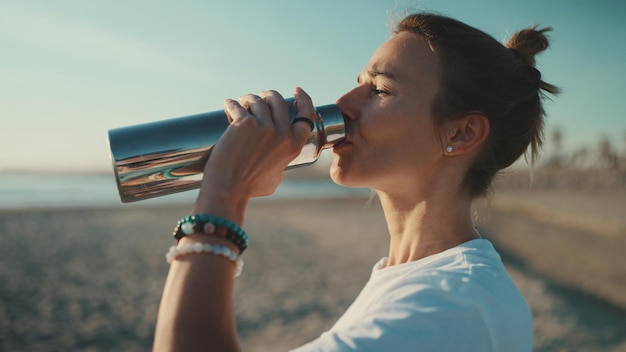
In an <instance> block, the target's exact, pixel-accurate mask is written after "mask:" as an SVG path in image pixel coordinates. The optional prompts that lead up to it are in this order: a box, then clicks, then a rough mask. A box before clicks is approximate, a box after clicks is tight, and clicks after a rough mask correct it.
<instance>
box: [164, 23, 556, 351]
mask: <svg viewBox="0 0 626 352" xmlns="http://www.w3.org/2000/svg"><path fill="white" fill-rule="evenodd" d="M546 30H547V29H543V30H537V29H536V28H529V29H526V30H523V31H520V32H518V33H516V34H514V35H513V37H512V38H511V40H510V41H509V42H508V43H507V45H506V47H505V46H502V45H501V44H499V43H498V42H496V41H495V40H494V39H493V38H491V37H489V36H488V35H486V34H484V33H482V32H480V31H478V30H476V29H474V28H471V27H469V26H466V25H465V24H463V23H460V22H458V21H456V20H453V19H449V18H446V17H442V16H438V15H432V14H415V15H410V16H408V17H406V18H404V19H403V20H402V21H401V22H400V23H399V25H398V27H397V30H396V32H395V34H394V35H393V37H392V38H391V39H389V40H388V41H387V42H386V43H384V44H383V45H382V46H381V47H380V48H379V49H378V50H377V51H376V52H375V53H374V55H373V57H372V59H371V61H370V62H369V64H368V65H367V66H366V67H365V69H364V70H363V71H362V72H361V73H360V74H359V76H358V84H357V86H356V87H355V88H354V89H353V90H351V91H349V92H348V93H346V94H345V95H344V96H342V97H341V98H339V100H338V101H337V105H338V106H339V108H340V109H341V111H342V113H343V114H344V117H345V120H346V138H345V140H344V141H343V142H341V143H338V144H337V145H335V146H334V148H333V154H334V160H333V164H332V167H331V176H332V179H333V180H334V181H335V182H336V183H338V184H341V185H345V186H349V187H368V188H371V189H373V190H375V191H376V193H377V194H378V196H379V197H380V200H381V203H382V206H383V210H384V214H385V218H386V221H387V225H388V230H389V235H390V247H389V248H390V249H389V256H388V257H387V258H384V259H382V260H381V261H380V262H378V263H377V264H376V265H375V267H374V269H373V272H372V276H371V278H370V280H369V282H368V283H367V284H366V286H365V287H364V289H363V291H362V292H361V294H360V295H359V296H358V297H357V299H356V300H355V302H354V303H353V304H352V305H351V307H350V308H349V309H348V311H347V312H346V313H345V314H344V316H342V317H341V318H340V319H339V320H338V321H337V323H336V324H335V325H334V326H333V327H332V328H331V330H329V331H327V332H325V333H323V334H322V335H321V336H320V337H319V338H318V339H316V340H315V341H312V342H311V343H309V344H307V345H305V346H302V347H300V348H298V349H296V350H297V351H361V350H363V351H379V350H384V349H387V350H393V351H404V350H407V351H409V350H410V351H414V350H424V351H465V350H466V351H529V350H531V348H532V317H531V314H530V310H529V308H528V305H527V304H526V302H525V301H524V299H523V297H522V296H521V294H520V293H519V291H518V289H517V288H516V286H515V285H514V283H513V282H512V281H511V279H510V278H509V276H508V275H507V273H506V271H505V270H504V267H503V265H502V263H501V260H500V257H499V256H498V254H497V253H496V252H495V250H494V249H493V247H492V246H491V244H490V243H489V242H488V241H486V240H484V239H481V236H480V234H479V233H478V232H477V230H476V228H475V226H474V224H473V222H472V216H471V203H472V200H474V199H476V198H477V197H479V196H481V195H484V194H485V193H486V191H487V189H488V187H489V184H490V183H491V180H492V179H493V177H494V175H495V174H496V173H497V172H498V170H500V169H503V168H505V167H507V166H509V165H511V164H512V163H513V162H514V161H515V160H517V159H518V158H519V157H520V156H521V155H522V154H524V153H525V152H526V150H527V148H529V149H530V150H529V154H530V156H531V159H533V160H534V158H535V156H536V153H537V150H538V148H539V146H540V145H541V135H542V125H543V115H544V111H543V109H542V105H541V98H542V96H543V94H544V93H543V92H549V93H557V89H556V88H555V87H554V86H552V85H549V84H547V83H545V82H543V81H542V80H541V75H540V74H539V71H537V70H536V69H535V68H534V63H535V61H534V55H535V54H536V53H538V52H540V51H542V50H544V49H545V48H546V47H547V39H546V37H545V36H544V32H545V31H546ZM294 96H295V98H296V101H297V103H296V108H297V111H298V116H299V117H304V118H307V119H310V120H314V119H315V114H314V110H313V104H312V102H311V99H310V98H309V97H308V95H307V94H306V93H305V92H304V91H303V90H301V89H299V88H297V89H296V90H295V93H294ZM225 107H226V111H227V113H228V115H229V116H230V118H231V120H232V121H231V126H230V128H229V129H228V131H227V132H226V133H225V134H224V136H223V137H222V138H221V139H220V141H219V142H218V144H217V145H216V147H215V149H214V150H213V152H212V155H211V158H210V159H209V160H208V162H207V164H206V167H205V170H204V173H205V177H204V179H203V183H202V186H201V189H200V193H199V197H198V199H197V201H196V204H195V207H194V209H193V213H194V214H210V215H211V216H214V217H211V218H209V217H206V216H204V217H202V216H200V217H199V218H194V219H191V218H188V219H184V220H183V221H181V225H180V226H179V229H177V233H178V235H179V237H181V239H180V243H179V247H178V248H179V249H176V250H173V252H172V253H170V259H172V266H171V269H170V272H169V274H168V278H167V283H166V286H165V290H164V293H163V298H162V302H161V307H160V309H159V316H158V322H157V328H156V336H155V346H154V348H155V350H175V351H183V350H194V349H199V350H202V349H203V348H204V349H211V350H216V351H230V350H238V348H239V345H238V342H237V333H236V324H235V317H234V312H233V302H232V296H233V280H234V279H233V276H234V274H235V270H236V265H234V264H233V263H232V262H234V261H235V258H236V257H237V254H238V253H240V252H241V251H243V250H244V249H245V247H246V242H245V234H244V233H243V232H242V231H241V230H240V228H239V226H240V225H241V224H242V221H243V218H244V211H245V209H246V206H247V204H248V201H249V200H250V198H251V197H254V196H261V195H268V194H271V193H272V192H273V191H274V190H275V189H276V187H277V186H278V184H279V182H280V180H281V179H282V171H283V169H284V168H285V167H286V165H287V164H288V163H289V162H290V160H292V159H293V158H294V157H295V156H296V155H297V154H298V153H299V149H300V148H301V147H302V145H303V143H304V141H305V139H306V138H307V136H308V134H309V131H310V129H309V128H310V127H309V123H308V122H307V121H306V119H304V120H303V119H298V122H297V123H294V124H293V125H290V124H289V117H288V107H287V105H286V103H285V102H284V100H283V99H282V97H281V96H280V95H279V94H278V93H276V92H273V91H266V92H262V93H260V95H259V96H255V95H247V96H244V97H241V98H240V99H239V101H238V102H236V101H233V100H227V101H226V103H225ZM234 161H236V162H234ZM226 220H228V221H226ZM183 227H186V229H185V230H184V231H183V230H182V228H183ZM193 243H200V244H198V245H196V246H197V252H198V253H191V252H193V251H194V250H193V249H192V248H193V247H186V246H187V245H188V244H193ZM206 243H209V244H217V250H215V246H212V247H211V246H207V247H203V246H202V244H206ZM223 247H225V248H226V249H224V248H223ZM211 251H214V252H216V253H218V255H212V254H211V253H209V254H207V253H205V252H211ZM224 257H226V258H224ZM203 346H204V347H203Z"/></svg>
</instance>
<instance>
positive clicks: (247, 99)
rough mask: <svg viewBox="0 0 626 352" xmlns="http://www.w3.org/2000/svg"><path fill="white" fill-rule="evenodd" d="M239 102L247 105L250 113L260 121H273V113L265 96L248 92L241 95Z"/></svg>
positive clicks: (264, 122) (263, 122)
mask: <svg viewBox="0 0 626 352" xmlns="http://www.w3.org/2000/svg"><path fill="white" fill-rule="evenodd" d="M239 103H240V104H241V105H242V106H244V107H246V108H247V109H248V111H249V112H250V114H251V115H252V116H254V117H255V118H256V119H257V120H258V121H259V122H260V123H262V124H268V123H272V113H271V111H270V108H269V105H268V104H267V102H266V101H265V100H263V98H261V97H260V96H258V95H254V94H247V95H244V96H241V97H239Z"/></svg>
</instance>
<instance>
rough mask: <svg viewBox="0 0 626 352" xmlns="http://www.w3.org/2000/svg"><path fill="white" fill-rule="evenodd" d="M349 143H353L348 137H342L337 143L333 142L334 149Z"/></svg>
mask: <svg viewBox="0 0 626 352" xmlns="http://www.w3.org/2000/svg"><path fill="white" fill-rule="evenodd" d="M349 144H352V143H350V141H348V140H347V139H346V138H342V139H340V140H338V141H337V142H336V143H335V144H333V151H336V150H339V149H341V148H344V147H346V146H347V145H349Z"/></svg>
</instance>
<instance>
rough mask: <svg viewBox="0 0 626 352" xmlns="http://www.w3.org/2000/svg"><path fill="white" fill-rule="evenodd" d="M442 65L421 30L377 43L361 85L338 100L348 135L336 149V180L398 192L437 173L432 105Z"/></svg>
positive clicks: (438, 149) (438, 155)
mask: <svg viewBox="0 0 626 352" xmlns="http://www.w3.org/2000/svg"><path fill="white" fill-rule="evenodd" d="M438 70H439V64H438V60H437V57H436V56H435V54H434V53H433V51H432V50H431V48H430V47H429V45H428V43H427V42H426V41H425V40H424V39H423V38H422V37H421V36H419V35H416V34H413V33H409V32H401V33H398V34H396V35H395V36H394V37H392V38H391V39H390V40H388V41H387V42H385V43H384V44H383V45H382V46H381V47H380V48H378V50H377V51H376V52H375V53H374V55H373V56H372V58H371V60H370V62H369V64H368V65H367V66H366V67H365V69H364V70H363V71H362V72H361V73H360V74H359V76H358V85H357V87H356V88H354V89H352V90H351V91H349V92H348V93H346V94H345V95H344V96H342V97H341V98H339V100H338V101H337V105H338V106H339V108H340V109H341V111H342V112H343V114H344V116H345V119H346V139H345V141H344V142H343V143H341V144H339V145H337V146H335V147H334V148H333V154H334V160H333V165H332V167H331V177H332V178H333V180H334V181H335V182H337V183H339V184H342V185H346V186H351V187H365V188H373V189H374V190H377V191H390V192H393V191H396V192H397V191H402V190H404V191H409V189H407V187H411V188H412V187H417V186H419V185H420V184H421V185H424V184H428V183H427V182H428V178H429V177H435V176H436V175H437V161H438V160H439V159H440V158H441V157H442V155H443V150H442V146H441V143H440V141H439V139H438V136H437V135H436V133H435V131H434V127H433V117H432V114H431V106H432V102H433V99H434V97H435V95H436V93H437V92H438V89H439V79H438ZM425 182H426V183H425Z"/></svg>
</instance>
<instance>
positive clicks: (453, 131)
mask: <svg viewBox="0 0 626 352" xmlns="http://www.w3.org/2000/svg"><path fill="white" fill-rule="evenodd" d="M455 132H456V131H455V130H453V129H451V130H448V133H449V134H450V135H453V134H454V133H455Z"/></svg>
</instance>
